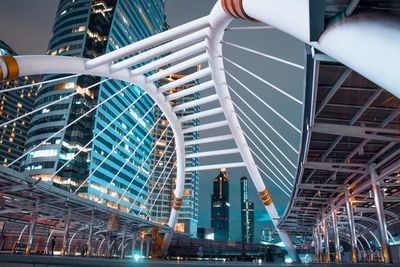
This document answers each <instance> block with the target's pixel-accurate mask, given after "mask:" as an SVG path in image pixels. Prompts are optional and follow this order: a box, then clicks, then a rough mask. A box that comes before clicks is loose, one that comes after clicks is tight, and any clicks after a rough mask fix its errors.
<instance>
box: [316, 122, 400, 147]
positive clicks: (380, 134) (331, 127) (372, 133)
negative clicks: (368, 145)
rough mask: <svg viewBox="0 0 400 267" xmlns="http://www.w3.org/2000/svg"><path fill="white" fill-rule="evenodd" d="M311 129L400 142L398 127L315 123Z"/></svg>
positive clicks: (326, 132)
mask: <svg viewBox="0 0 400 267" xmlns="http://www.w3.org/2000/svg"><path fill="white" fill-rule="evenodd" d="M311 131H312V132H315V133H324V134H332V135H338V136H350V137H358V138H364V139H372V140H378V141H386V142H396V143H400V131H399V130H396V129H386V128H374V127H361V126H349V125H339V124H328V123H315V124H314V126H313V127H312V129H311Z"/></svg>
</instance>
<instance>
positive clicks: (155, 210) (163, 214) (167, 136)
mask: <svg viewBox="0 0 400 267" xmlns="http://www.w3.org/2000/svg"><path fill="white" fill-rule="evenodd" d="M199 69H200V66H198V67H193V68H189V69H187V70H185V71H182V72H181V73H177V74H173V75H170V76H169V77H167V78H166V81H162V82H169V81H171V80H175V79H179V78H182V77H183V76H185V75H189V74H191V73H193V72H196V71H198V70H199ZM195 83H196V82H190V83H187V84H185V85H183V86H180V87H178V88H174V89H171V90H170V91H169V92H167V94H173V93H177V92H179V91H181V90H185V89H187V88H189V87H191V86H193V85H195ZM198 98H199V93H195V94H191V95H187V96H185V97H183V98H179V99H177V100H173V101H171V102H170V103H171V105H172V106H176V105H180V104H182V103H185V102H190V101H193V100H195V99H198ZM196 112H199V107H194V108H189V109H185V110H182V111H179V114H178V115H179V116H186V115H190V114H193V113H196ZM160 116H162V112H161V110H160V109H158V108H157V109H156V119H157V118H158V117H160ZM199 122H200V121H199V119H196V120H193V121H188V122H185V123H184V125H183V126H196V125H199ZM155 133H156V135H155V136H154V137H153V138H154V145H155V146H156V153H154V154H153V156H152V158H153V160H152V167H151V169H153V168H155V171H154V173H153V175H152V176H151V179H150V187H153V186H154V188H155V189H154V191H153V192H152V194H151V195H150V203H149V204H150V205H149V206H150V208H151V213H150V214H151V220H153V221H156V222H159V223H161V224H166V223H167V222H168V220H169V215H170V212H171V206H172V203H173V199H174V197H173V190H174V186H175V185H174V181H175V179H176V168H174V169H173V167H174V162H175V161H176V154H174V149H175V142H174V136H173V133H172V130H171V128H168V122H167V121H162V123H160V124H158V125H157V128H156V131H155ZM185 139H186V140H194V139H198V132H191V133H188V134H185ZM158 140H160V141H158ZM187 149H190V152H189V151H188V152H189V153H196V152H198V151H199V145H193V146H191V147H189V148H187ZM164 151H165V153H164ZM198 165H199V160H198V158H193V159H187V162H186V166H190V167H194V166H198ZM170 173H171V175H169V174H170ZM168 176H170V177H168ZM156 184H157V185H158V186H155V185H156ZM163 185H164V187H163ZM198 197H199V174H198V172H197V171H195V172H191V173H187V174H186V177H185V185H184V194H183V203H182V207H181V210H180V213H179V217H178V223H177V224H176V226H175V230H176V231H180V232H185V233H188V234H190V235H192V236H195V235H196V233H197V223H198V216H199V211H198V206H199V204H198Z"/></svg>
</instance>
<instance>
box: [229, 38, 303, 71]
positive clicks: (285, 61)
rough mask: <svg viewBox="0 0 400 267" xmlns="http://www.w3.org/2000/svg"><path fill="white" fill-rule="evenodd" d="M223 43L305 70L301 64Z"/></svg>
mask: <svg viewBox="0 0 400 267" xmlns="http://www.w3.org/2000/svg"><path fill="white" fill-rule="evenodd" d="M222 43H223V44H227V45H229V46H231V47H236V48H239V49H242V50H244V51H247V52H250V53H253V54H256V55H259V56H263V57H266V58H269V59H272V60H275V61H278V62H281V63H284V64H287V65H289V66H293V67H295V68H298V69H301V70H304V67H303V66H301V65H299V64H296V63H293V62H290V61H288V60H285V59H281V58H278V57H274V56H271V55H268V54H265V53H262V52H259V51H256V50H253V49H250V48H247V47H244V46H240V45H237V44H234V43H231V42H227V41H222Z"/></svg>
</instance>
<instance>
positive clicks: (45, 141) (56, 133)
mask: <svg viewBox="0 0 400 267" xmlns="http://www.w3.org/2000/svg"><path fill="white" fill-rule="evenodd" d="M108 80H109V79H106V80H103V81H102V82H106V81H108ZM129 86H131V84H130V85H127V86H126V87H124V88H122V89H121V90H120V91H118V92H116V93H115V94H113V95H112V96H110V97H109V98H107V99H106V100H105V101H103V102H101V103H99V104H97V105H96V106H95V107H93V108H92V109H90V110H89V111H87V112H86V113H84V114H83V115H81V116H80V117H78V118H77V119H76V120H74V121H72V122H71V123H69V124H67V125H66V126H64V127H63V128H61V129H60V130H58V131H57V132H55V133H54V134H52V135H51V136H49V137H48V138H46V139H45V140H43V141H42V142H41V143H40V144H38V145H36V146H34V147H33V148H31V149H29V150H28V151H26V152H25V153H24V154H23V155H21V156H20V157H18V158H17V159H16V160H14V161H13V162H11V163H10V164H8V165H7V168H9V167H10V166H12V165H13V164H14V163H16V162H18V161H19V160H20V159H22V158H24V157H25V156H26V155H28V154H29V153H31V152H32V151H35V150H36V149H37V148H38V147H40V146H41V145H43V144H45V143H47V141H49V140H50V139H52V138H53V137H55V136H56V135H58V134H59V133H61V132H62V131H64V130H65V129H67V128H68V127H70V126H71V125H73V124H75V123H76V122H78V121H80V120H81V119H82V118H84V117H85V116H87V115H88V114H90V113H92V112H93V111H94V110H96V109H97V108H99V107H100V106H102V105H103V104H105V103H106V102H108V101H109V100H111V99H112V98H114V97H115V96H116V95H117V94H119V93H121V92H122V91H123V90H125V89H126V88H128V87H129Z"/></svg>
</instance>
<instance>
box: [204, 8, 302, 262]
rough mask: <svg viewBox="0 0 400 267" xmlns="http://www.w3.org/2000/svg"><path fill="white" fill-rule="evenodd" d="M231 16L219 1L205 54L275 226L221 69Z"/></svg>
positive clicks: (292, 250)
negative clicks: (224, 42) (224, 41)
mask: <svg viewBox="0 0 400 267" xmlns="http://www.w3.org/2000/svg"><path fill="white" fill-rule="evenodd" d="M232 19H233V18H232V17H231V16H230V15H228V14H227V13H225V11H224V10H223V8H222V4H221V2H218V3H217V4H216V5H215V6H214V8H213V10H212V12H211V14H210V28H211V34H210V36H209V37H208V50H207V53H208V55H209V66H210V68H211V70H212V72H211V74H212V78H213V81H214V83H215V89H216V92H217V94H218V96H219V101H220V104H221V107H222V108H223V111H224V115H225V117H226V119H227V121H228V122H229V128H230V130H231V132H232V134H233V136H234V139H235V142H236V145H237V147H238V149H239V150H240V154H241V156H242V158H243V161H244V163H245V165H246V168H247V170H248V172H249V174H250V177H251V179H252V181H253V183H254V185H255V187H256V189H257V191H258V192H259V194H260V198H261V199H262V201H263V203H264V206H265V209H266V210H267V212H268V214H269V216H270V217H271V219H272V222H273V224H274V226H275V227H276V228H277V227H278V224H279V221H280V216H279V214H278V212H277V210H276V208H275V206H274V204H273V202H272V199H271V198H270V195H269V192H268V190H267V188H266V186H265V184H264V182H263V179H262V177H261V175H260V172H259V170H258V168H257V165H256V164H255V161H254V159H253V156H252V155H251V152H250V150H249V147H248V144H247V142H246V139H245V136H244V135H243V132H242V131H241V130H239V129H241V128H240V124H239V121H238V118H237V117H236V113H235V109H234V107H233V104H232V101H231V97H230V94H229V89H228V86H227V81H226V76H225V72H224V62H223V58H222V44H221V41H222V39H223V36H224V32H225V29H226V28H227V26H228V25H229V24H230V22H231V21H232ZM277 232H278V234H279V236H280V238H281V240H282V242H283V243H284V244H285V247H286V249H287V252H288V254H289V256H290V257H291V259H292V260H293V262H300V258H299V256H298V254H297V251H296V248H295V247H294V245H293V243H292V241H291V239H290V237H289V235H288V234H287V233H286V232H285V231H282V230H280V229H278V228H277Z"/></svg>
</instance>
